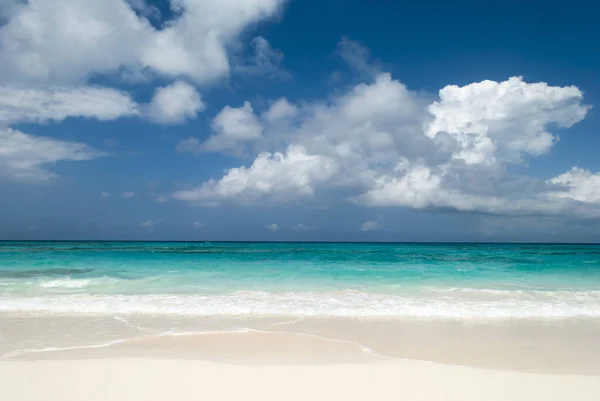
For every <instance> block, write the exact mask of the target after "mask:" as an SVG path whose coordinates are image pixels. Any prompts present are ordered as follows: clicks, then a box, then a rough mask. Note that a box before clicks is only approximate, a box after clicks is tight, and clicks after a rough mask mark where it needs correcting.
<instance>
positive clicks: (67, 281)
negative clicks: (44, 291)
mask: <svg viewBox="0 0 600 401" xmlns="http://www.w3.org/2000/svg"><path fill="white" fill-rule="evenodd" d="M90 282H91V280H90V279H79V280H75V279H72V278H68V277H67V278H64V279H58V280H43V281H40V283H39V286H40V287H42V288H85V287H87V286H89V285H90Z"/></svg>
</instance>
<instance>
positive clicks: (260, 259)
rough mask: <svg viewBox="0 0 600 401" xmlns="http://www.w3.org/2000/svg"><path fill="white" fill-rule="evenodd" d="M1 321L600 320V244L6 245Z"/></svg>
mask: <svg viewBox="0 0 600 401" xmlns="http://www.w3.org/2000/svg"><path fill="white" fill-rule="evenodd" d="M0 311H4V312H35V313H40V312H43V313H59V314H64V313H78V314H80V313H85V314H88V313H89V314H136V313H144V314H169V315H171V314H173V315H194V316H215V315H219V316H221V315H223V316H227V315H234V316H235V315H261V316H270V315H300V316H305V315H307V316H357V317H390V318H402V317H412V318H464V319H470V318H479V319H487V318H489V319H506V318H569V317H589V318H595V317H600V246H596V245H530V244H338V243H216V242H211V243H170V242H166V243H160V242H144V243H137V242H0Z"/></svg>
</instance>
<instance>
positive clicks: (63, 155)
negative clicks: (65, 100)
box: [0, 128, 104, 180]
mask: <svg viewBox="0 0 600 401" xmlns="http://www.w3.org/2000/svg"><path fill="white" fill-rule="evenodd" d="M101 156H104V153H102V152H100V151H98V150H95V149H93V148H91V147H90V146H88V145H86V144H83V143H79V142H70V141H61V140H57V139H53V138H47V137H42V136H33V135H29V134H26V133H24V132H21V131H18V130H14V129H11V128H5V129H2V128H0V176H2V177H6V178H10V179H18V180H47V179H50V178H54V177H56V174H54V173H52V172H50V171H48V170H46V169H45V168H46V167H47V166H48V165H50V164H55V163H57V162H62V161H82V160H91V159H95V158H98V157H101Z"/></svg>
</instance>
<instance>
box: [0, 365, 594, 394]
mask: <svg viewBox="0 0 600 401" xmlns="http://www.w3.org/2000/svg"><path fill="white" fill-rule="evenodd" d="M0 398H1V399H2V400H6V401H43V400H48V401H83V400H87V401H108V400H112V401H121V400H123V401H125V400H127V401H188V400H189V401H192V400H193V401H198V400H245V401H249V400H257V401H258V400H260V401H269V400H278V401H279V400H288V401H292V400H303V401H304V400H348V401H350V400H379V401H384V400H390V401H391V400H394V401H398V400H414V401H417V400H423V401H434V400H457V401H459V400H460V401H471V400H472V401H483V400H511V401H532V400H544V401H551V400H578V401H585V400H590V401H592V400H593V401H598V400H599V399H600V378H598V377H597V376H569V375H540V374H533V373H517V372H504V371H492V370H485V369H479V368H468V367H459V366H449V365H442V364H438V363H433V362H421V361H410V360H399V361H393V362H377V363H357V364H356V363H352V364H334V365H274V366H273V365H271V366H270V365H260V366H256V365H254V366H253V365H234V364H223V363H215V362H207V361H195V360H175V359H147V358H127V359H98V360H66V361H65V360H63V361H17V362H2V363H0Z"/></svg>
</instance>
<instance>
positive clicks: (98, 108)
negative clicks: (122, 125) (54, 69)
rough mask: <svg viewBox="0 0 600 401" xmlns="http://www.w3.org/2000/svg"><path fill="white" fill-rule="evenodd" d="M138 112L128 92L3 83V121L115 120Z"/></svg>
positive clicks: (0, 99) (0, 100)
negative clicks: (69, 118)
mask: <svg viewBox="0 0 600 401" xmlns="http://www.w3.org/2000/svg"><path fill="white" fill-rule="evenodd" d="M138 113H139V110H138V106H137V104H136V103H135V102H134V101H133V100H132V99H131V97H130V96H129V94H127V93H124V92H121V91H118V90H115V89H108V88H97V87H93V86H83V87H52V88H47V89H27V88H20V87H8V86H0V124H12V123H17V122H35V123H39V122H46V121H61V120H64V119H65V118H67V117H82V118H96V119H99V120H114V119H116V118H119V117H128V116H135V115H137V114H138Z"/></svg>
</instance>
